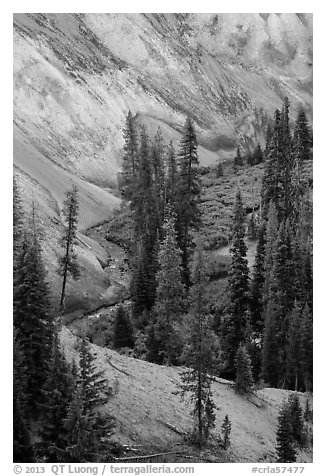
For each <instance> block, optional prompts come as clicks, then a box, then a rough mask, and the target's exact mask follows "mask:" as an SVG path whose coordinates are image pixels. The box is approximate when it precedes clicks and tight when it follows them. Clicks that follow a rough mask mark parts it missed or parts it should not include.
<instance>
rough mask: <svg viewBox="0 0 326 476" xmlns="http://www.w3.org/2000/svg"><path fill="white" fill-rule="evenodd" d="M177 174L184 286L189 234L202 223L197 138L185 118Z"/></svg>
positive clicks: (187, 281) (190, 243) (187, 272)
mask: <svg viewBox="0 0 326 476" xmlns="http://www.w3.org/2000/svg"><path fill="white" fill-rule="evenodd" d="M178 159H179V177H178V196H177V210H176V212H177V225H176V229H177V233H178V244H179V247H180V249H181V251H182V267H183V280H184V284H185V286H186V288H189V286H190V269H189V260H190V255H191V250H192V248H193V240H192V236H191V233H192V231H197V230H198V229H199V227H200V225H201V214H200V209H199V203H200V180H199V172H198V165H199V160H198V153H197V137H196V133H195V129H194V125H193V123H192V121H191V119H190V118H189V117H188V118H187V121H186V125H185V129H184V133H183V136H182V140H181V143H180V151H179V156H178Z"/></svg>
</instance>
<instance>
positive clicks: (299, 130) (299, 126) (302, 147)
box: [294, 108, 312, 161]
mask: <svg viewBox="0 0 326 476" xmlns="http://www.w3.org/2000/svg"><path fill="white" fill-rule="evenodd" d="M294 141H295V142H297V145H298V149H299V154H300V159H301V160H302V161H304V160H309V159H310V149H311V145H312V144H311V131H310V127H309V123H308V119H307V116H306V113H305V111H304V109H303V108H300V109H299V111H298V115H297V119H296V122H295V130H294Z"/></svg>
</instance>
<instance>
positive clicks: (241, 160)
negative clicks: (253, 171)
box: [234, 147, 243, 169]
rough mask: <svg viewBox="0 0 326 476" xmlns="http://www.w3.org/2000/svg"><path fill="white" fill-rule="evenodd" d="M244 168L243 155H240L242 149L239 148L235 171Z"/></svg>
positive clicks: (235, 160) (235, 159)
mask: <svg viewBox="0 0 326 476" xmlns="http://www.w3.org/2000/svg"><path fill="white" fill-rule="evenodd" d="M242 166H243V159H242V157H241V154H240V148H239V147H238V148H237V155H236V156H235V158H234V167H235V169H237V168H238V167H242Z"/></svg>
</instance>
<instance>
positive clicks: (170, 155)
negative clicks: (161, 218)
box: [165, 141, 178, 209]
mask: <svg viewBox="0 0 326 476" xmlns="http://www.w3.org/2000/svg"><path fill="white" fill-rule="evenodd" d="M166 169H167V170H166V179H165V202H166V203H169V204H170V206H171V207H172V208H173V209H176V205H177V195H178V168H177V161H176V155H175V150H174V147H173V143H172V141H170V144H169V147H168V150H167V166H166Z"/></svg>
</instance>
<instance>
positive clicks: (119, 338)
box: [113, 305, 134, 349]
mask: <svg viewBox="0 0 326 476" xmlns="http://www.w3.org/2000/svg"><path fill="white" fill-rule="evenodd" d="M113 345H114V347H115V348H116V349H118V348H121V347H133V346H134V337H133V328H132V324H131V322H130V318H129V315H128V314H127V312H126V311H125V309H124V308H123V306H122V305H120V306H119V307H118V310H117V313H116V316H115V321H114V329H113Z"/></svg>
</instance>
